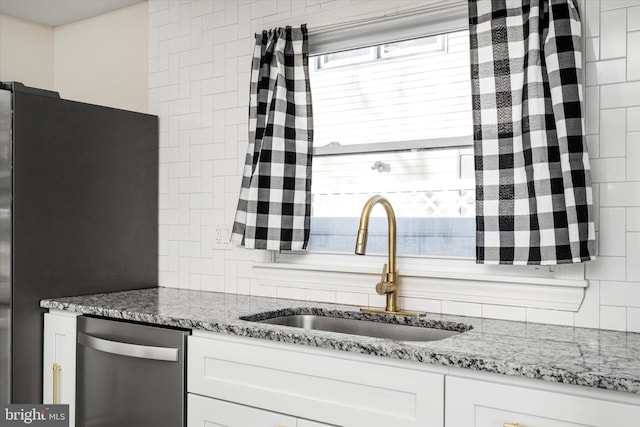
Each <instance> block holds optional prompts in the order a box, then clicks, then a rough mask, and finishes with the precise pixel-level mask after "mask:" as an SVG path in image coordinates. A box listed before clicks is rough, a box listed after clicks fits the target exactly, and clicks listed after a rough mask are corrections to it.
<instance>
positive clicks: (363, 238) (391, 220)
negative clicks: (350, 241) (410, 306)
mask: <svg viewBox="0 0 640 427" xmlns="http://www.w3.org/2000/svg"><path fill="white" fill-rule="evenodd" d="M378 203H380V204H381V205H382V206H383V207H384V210H385V212H386V213H387V223H388V228H389V261H388V263H387V265H385V266H384V269H383V271H382V279H381V281H380V282H379V283H378V285H377V286H376V291H377V292H378V293H379V294H381V295H384V294H386V295H387V306H386V308H385V311H386V312H391V313H396V312H398V292H397V290H398V272H397V271H396V214H395V212H394V211H393V207H392V206H391V203H389V200H387V199H386V198H385V197H383V196H373V197H371V198H370V199H369V200H367V202H366V203H365V205H364V207H363V208H362V214H361V215H360V227H359V229H358V236H357V238H356V250H355V253H356V254H358V255H364V254H365V252H366V249H367V235H368V232H369V217H370V216H371V210H372V209H373V207H374V206H375V205H376V204H378Z"/></svg>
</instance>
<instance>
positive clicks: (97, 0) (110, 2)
mask: <svg viewBox="0 0 640 427" xmlns="http://www.w3.org/2000/svg"><path fill="white" fill-rule="evenodd" d="M143 1H145V0H0V13H3V14H5V15H11V16H14V17H16V18H22V19H25V20H27V21H32V22H37V23H38V24H43V25H48V26H50V27H57V26H59V25H64V24H70V23H72V22H76V21H81V20H83V19H87V18H93V17H94V16H98V15H102V14H103V13H107V12H112V11H114V10H117V9H122V8H123V7H127V6H131V5H133V4H136V3H141V2H143Z"/></svg>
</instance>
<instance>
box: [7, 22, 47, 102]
mask: <svg viewBox="0 0 640 427" xmlns="http://www.w3.org/2000/svg"><path fill="white" fill-rule="evenodd" d="M0 81H18V82H21V83H24V84H25V85H27V86H34V87H39V88H42V89H48V90H53V87H54V84H53V28H51V27H47V26H45V25H40V24H35V23H33V22H28V21H24V20H22V19H19V18H14V17H13V16H8V15H3V14H0Z"/></svg>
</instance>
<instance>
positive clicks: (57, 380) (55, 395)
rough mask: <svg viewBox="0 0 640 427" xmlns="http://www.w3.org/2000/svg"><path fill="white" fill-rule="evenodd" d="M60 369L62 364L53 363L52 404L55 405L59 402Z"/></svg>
mask: <svg viewBox="0 0 640 427" xmlns="http://www.w3.org/2000/svg"><path fill="white" fill-rule="evenodd" d="M61 370H62V365H58V364H57V363H55V362H54V363H53V404H54V405H57V404H58V403H59V400H60V399H59V396H58V394H59V391H60V371H61Z"/></svg>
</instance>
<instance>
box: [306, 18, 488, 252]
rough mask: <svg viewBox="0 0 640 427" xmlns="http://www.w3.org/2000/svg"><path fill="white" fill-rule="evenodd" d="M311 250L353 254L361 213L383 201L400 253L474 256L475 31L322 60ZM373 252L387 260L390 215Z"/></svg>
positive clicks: (380, 215) (378, 221) (315, 77)
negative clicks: (393, 220) (371, 201)
mask: <svg viewBox="0 0 640 427" xmlns="http://www.w3.org/2000/svg"><path fill="white" fill-rule="evenodd" d="M310 62H311V68H312V69H311V90H312V96H313V108H314V127H315V131H314V133H315V135H314V140H315V141H314V161H313V181H312V183H313V184H312V193H313V196H312V197H313V199H312V218H311V237H310V241H309V250H310V251H314V252H331V253H343V252H344V253H353V248H354V245H355V236H356V231H357V229H358V221H359V218H360V213H361V210H362V207H363V205H364V203H365V201H366V200H367V199H368V198H369V197H370V196H372V195H374V194H383V195H385V196H386V197H387V198H388V199H389V200H390V201H391V203H392V204H393V206H394V210H395V212H396V217H397V225H398V227H397V232H398V235H397V237H398V253H400V254H402V255H418V256H439V257H463V258H472V257H473V256H474V254H475V194H474V185H475V183H474V178H473V148H472V146H471V144H472V137H471V135H472V122H471V85H470V80H469V36H468V32H467V31H466V30H465V31H456V32H450V33H446V34H439V35H431V36H428V37H419V38H412V39H408V40H401V41H395V42H392V43H383V44H379V45H375V46H369V47H363V48H358V49H352V50H343V51H338V52H332V53H328V54H322V55H316V56H315V57H313V58H312V60H311V61H310ZM367 249H368V253H376V252H378V253H386V251H387V225H386V217H385V216H384V211H383V210H382V209H381V208H380V209H378V208H376V209H375V210H374V212H373V214H372V218H371V222H370V232H369V245H368V248H367Z"/></svg>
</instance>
